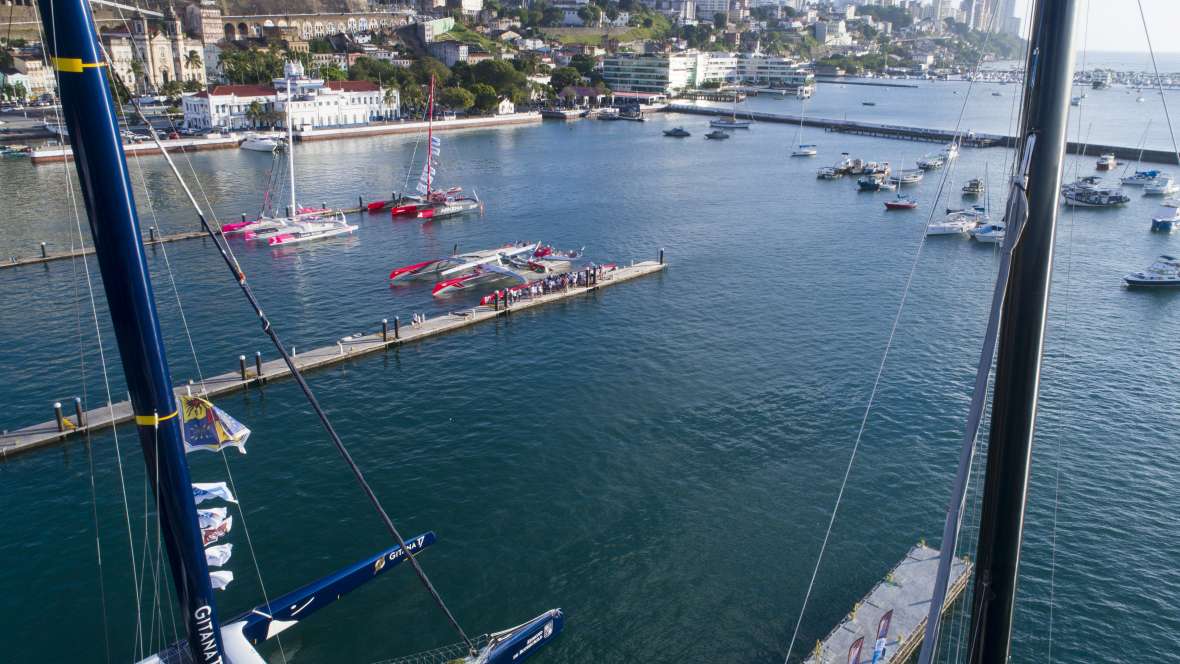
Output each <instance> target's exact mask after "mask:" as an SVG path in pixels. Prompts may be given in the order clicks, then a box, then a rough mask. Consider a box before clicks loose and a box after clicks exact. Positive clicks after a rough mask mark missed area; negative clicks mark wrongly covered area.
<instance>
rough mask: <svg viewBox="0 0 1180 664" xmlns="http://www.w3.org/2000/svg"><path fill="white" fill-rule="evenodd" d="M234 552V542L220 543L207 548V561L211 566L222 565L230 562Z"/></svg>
mask: <svg viewBox="0 0 1180 664" xmlns="http://www.w3.org/2000/svg"><path fill="white" fill-rule="evenodd" d="M233 553H234V545H233V544H218V545H217V546H211V547H209V548H208V549H205V563H206V564H207V565H209V566H210V567H221V566H222V565H224V564H226V563H228V562H229V557H230V556H232V555H233Z"/></svg>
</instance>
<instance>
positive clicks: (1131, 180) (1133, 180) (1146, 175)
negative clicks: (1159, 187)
mask: <svg viewBox="0 0 1180 664" xmlns="http://www.w3.org/2000/svg"><path fill="white" fill-rule="evenodd" d="M1160 177H1166V178H1168V179H1171V177H1172V176H1170V175H1168V174H1167V173H1165V172H1163V171H1157V170H1155V169H1151V170H1148V171H1135V173H1134V174H1132V175H1128V176H1125V177H1123V178H1121V181H1122V183H1123V184H1125V185H1127V186H1129V187H1142V186H1145V185H1147V184H1148V183H1150V182H1153V181H1154V180H1156V179H1157V178H1160Z"/></svg>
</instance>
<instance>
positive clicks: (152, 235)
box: [148, 226, 156, 242]
mask: <svg viewBox="0 0 1180 664" xmlns="http://www.w3.org/2000/svg"><path fill="white" fill-rule="evenodd" d="M155 241H156V227H155V226H148V242H155Z"/></svg>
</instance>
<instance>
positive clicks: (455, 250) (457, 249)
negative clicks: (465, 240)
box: [451, 242, 459, 256]
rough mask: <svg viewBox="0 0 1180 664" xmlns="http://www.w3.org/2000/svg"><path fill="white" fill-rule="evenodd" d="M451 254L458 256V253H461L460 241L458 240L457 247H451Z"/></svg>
mask: <svg viewBox="0 0 1180 664" xmlns="http://www.w3.org/2000/svg"><path fill="white" fill-rule="evenodd" d="M451 255H452V256H458V255H459V243H458V242H456V243H455V247H454V248H453V249H451Z"/></svg>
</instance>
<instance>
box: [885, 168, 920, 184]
mask: <svg viewBox="0 0 1180 664" xmlns="http://www.w3.org/2000/svg"><path fill="white" fill-rule="evenodd" d="M925 176H926V172H925V171H923V170H922V169H920V168H915V169H910V170H900V171H895V172H894V173H893V175H892V176H891V177H890V178H889V181H890V182H893V183H894V184H917V183H919V182H921V181H922V178H923V177H925Z"/></svg>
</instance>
